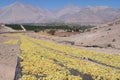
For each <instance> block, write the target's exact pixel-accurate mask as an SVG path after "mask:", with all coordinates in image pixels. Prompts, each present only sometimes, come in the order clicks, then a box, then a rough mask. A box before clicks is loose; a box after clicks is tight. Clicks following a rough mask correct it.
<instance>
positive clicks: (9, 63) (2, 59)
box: [0, 35, 20, 80]
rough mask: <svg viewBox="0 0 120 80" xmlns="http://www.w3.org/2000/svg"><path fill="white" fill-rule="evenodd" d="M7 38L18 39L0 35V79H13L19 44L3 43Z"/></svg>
mask: <svg viewBox="0 0 120 80" xmlns="http://www.w3.org/2000/svg"><path fill="white" fill-rule="evenodd" d="M9 39H18V38H16V37H9V36H3V35H0V80H14V76H15V69H16V65H17V56H18V55H19V54H20V51H19V44H17V45H12V44H3V42H5V41H7V40H9Z"/></svg>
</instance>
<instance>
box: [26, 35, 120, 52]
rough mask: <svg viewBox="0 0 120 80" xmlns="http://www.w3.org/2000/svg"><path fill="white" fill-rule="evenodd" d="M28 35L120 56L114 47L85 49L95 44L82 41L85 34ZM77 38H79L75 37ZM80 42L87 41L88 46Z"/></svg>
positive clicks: (90, 48)
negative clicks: (63, 35) (66, 35)
mask: <svg viewBox="0 0 120 80" xmlns="http://www.w3.org/2000/svg"><path fill="white" fill-rule="evenodd" d="M85 34H87V35H88V33H85ZM85 34H84V35H85ZM26 35H28V36H30V37H33V38H37V39H42V40H48V41H53V42H56V43H59V44H65V45H71V43H72V42H74V45H72V46H74V47H78V48H82V49H87V50H93V51H98V52H104V53H110V54H120V49H116V48H112V47H103V48H99V47H84V46H85V45H86V46H87V45H89V44H92V43H93V44H94V42H92V43H91V42H89V43H88V42H87V41H86V40H84V39H81V36H82V37H83V34H77V35H73V36H70V37H56V36H46V35H40V34H37V33H27V34H26ZM75 36H77V37H75ZM74 39H75V40H74ZM80 40H81V41H84V42H85V41H86V44H85V43H84V44H85V45H81V44H80V43H81V42H80ZM88 41H89V40H88ZM108 41H109V40H108ZM102 42H104V41H100V42H99V44H100V43H102ZM99 44H98V46H101V45H99ZM114 44H116V46H119V44H120V42H119V39H118V40H117V41H116V43H114ZM118 48H119V47H118Z"/></svg>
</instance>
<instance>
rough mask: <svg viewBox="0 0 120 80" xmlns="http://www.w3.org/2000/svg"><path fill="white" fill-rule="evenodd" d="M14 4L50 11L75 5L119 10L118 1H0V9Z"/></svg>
mask: <svg viewBox="0 0 120 80" xmlns="http://www.w3.org/2000/svg"><path fill="white" fill-rule="evenodd" d="M14 2H22V3H26V4H32V5H34V6H38V7H43V8H48V9H51V10H58V9H60V8H62V7H65V6H69V5H76V6H79V7H87V6H110V7H113V8H120V0H0V8H1V7H4V6H6V5H9V4H12V3H14Z"/></svg>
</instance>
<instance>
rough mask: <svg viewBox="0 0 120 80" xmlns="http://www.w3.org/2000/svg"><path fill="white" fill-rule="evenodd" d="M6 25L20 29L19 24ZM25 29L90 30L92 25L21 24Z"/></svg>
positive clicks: (35, 30) (37, 30) (36, 30)
mask: <svg viewBox="0 0 120 80" xmlns="http://www.w3.org/2000/svg"><path fill="white" fill-rule="evenodd" d="M6 26H8V27H11V28H13V29H15V30H22V28H21V27H20V25H19V24H6ZM23 26H24V28H25V29H26V30H27V31H34V32H39V31H44V30H58V29H61V30H65V31H67V32H72V31H74V32H84V31H90V28H92V27H94V26H85V25H84V26H81V25H37V26H36V25H23Z"/></svg>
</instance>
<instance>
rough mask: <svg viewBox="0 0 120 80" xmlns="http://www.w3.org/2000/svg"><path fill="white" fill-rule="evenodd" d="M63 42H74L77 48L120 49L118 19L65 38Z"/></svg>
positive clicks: (119, 20)
mask: <svg viewBox="0 0 120 80" xmlns="http://www.w3.org/2000/svg"><path fill="white" fill-rule="evenodd" d="M65 41H74V42H75V44H76V45H79V46H87V47H101V48H107V47H110V48H115V49H120V18H119V19H117V20H115V21H113V22H110V23H108V24H104V25H101V26H98V27H95V28H93V29H91V31H90V32H85V33H81V34H78V35H74V36H71V37H69V38H66V39H65Z"/></svg>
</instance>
